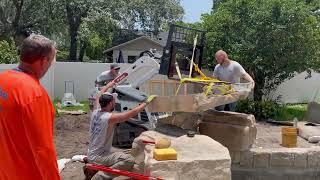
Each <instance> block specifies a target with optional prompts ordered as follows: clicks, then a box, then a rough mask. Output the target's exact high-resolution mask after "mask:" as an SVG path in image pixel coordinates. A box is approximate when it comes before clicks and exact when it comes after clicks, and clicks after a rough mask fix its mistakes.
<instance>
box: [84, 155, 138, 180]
mask: <svg viewBox="0 0 320 180" xmlns="http://www.w3.org/2000/svg"><path fill="white" fill-rule="evenodd" d="M89 162H90V163H95V164H99V165H103V166H107V167H110V168H113V169H119V170H126V171H130V170H132V168H133V165H134V158H133V156H131V155H130V154H126V153H124V152H114V153H111V154H108V155H106V156H97V157H95V158H93V159H89ZM114 177H116V175H112V174H106V173H103V172H99V173H97V174H96V175H95V176H94V177H93V178H92V179H95V180H105V179H112V178H114Z"/></svg>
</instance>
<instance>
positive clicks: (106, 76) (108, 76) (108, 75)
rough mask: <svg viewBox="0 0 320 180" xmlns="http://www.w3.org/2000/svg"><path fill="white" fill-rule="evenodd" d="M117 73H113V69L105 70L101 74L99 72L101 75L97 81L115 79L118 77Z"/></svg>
mask: <svg viewBox="0 0 320 180" xmlns="http://www.w3.org/2000/svg"><path fill="white" fill-rule="evenodd" d="M116 77H117V75H115V76H114V75H113V74H112V73H111V71H104V72H102V73H101V74H99V76H98V77H97V82H99V83H101V82H106V83H108V82H110V81H112V80H114V78H116Z"/></svg>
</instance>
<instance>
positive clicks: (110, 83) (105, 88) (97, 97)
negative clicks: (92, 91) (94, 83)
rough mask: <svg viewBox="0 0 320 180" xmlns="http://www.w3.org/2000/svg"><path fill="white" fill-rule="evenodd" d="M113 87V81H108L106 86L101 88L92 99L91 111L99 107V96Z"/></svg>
mask: <svg viewBox="0 0 320 180" xmlns="http://www.w3.org/2000/svg"><path fill="white" fill-rule="evenodd" d="M114 85H115V82H114V81H110V82H109V83H108V84H107V85H105V86H103V87H102V89H101V91H99V92H98V94H97V95H95V97H94V99H95V100H94V105H93V110H95V109H97V108H98V107H99V98H100V96H101V95H102V94H103V93H105V92H107V91H108V89H110V88H112V87H113V86H114Z"/></svg>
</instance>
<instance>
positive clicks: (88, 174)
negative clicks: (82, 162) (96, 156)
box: [82, 166, 98, 180]
mask: <svg viewBox="0 0 320 180" xmlns="http://www.w3.org/2000/svg"><path fill="white" fill-rule="evenodd" d="M82 169H83V174H84V175H85V179H84V180H91V178H92V177H93V176H94V175H95V174H96V173H97V172H98V171H97V170H92V169H88V168H87V167H86V166H83V168H82Z"/></svg>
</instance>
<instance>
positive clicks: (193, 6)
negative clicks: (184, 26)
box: [181, 0, 213, 23]
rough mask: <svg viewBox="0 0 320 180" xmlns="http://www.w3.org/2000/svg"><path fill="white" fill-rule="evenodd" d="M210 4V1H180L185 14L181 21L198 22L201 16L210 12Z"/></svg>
mask: <svg viewBox="0 0 320 180" xmlns="http://www.w3.org/2000/svg"><path fill="white" fill-rule="evenodd" d="M212 2H213V1H212V0H181V4H182V7H183V8H184V13H185V15H184V18H183V21H185V22H189V23H193V22H197V21H199V20H200V17H201V14H203V13H208V12H210V11H211V8H212Z"/></svg>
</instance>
